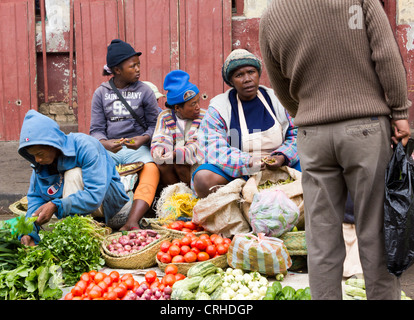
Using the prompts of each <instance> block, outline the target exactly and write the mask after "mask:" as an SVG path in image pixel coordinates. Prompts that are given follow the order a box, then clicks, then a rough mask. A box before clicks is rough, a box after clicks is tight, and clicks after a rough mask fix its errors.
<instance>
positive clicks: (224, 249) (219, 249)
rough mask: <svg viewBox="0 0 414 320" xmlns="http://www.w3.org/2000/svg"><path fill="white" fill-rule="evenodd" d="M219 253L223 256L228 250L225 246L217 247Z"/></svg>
mask: <svg viewBox="0 0 414 320" xmlns="http://www.w3.org/2000/svg"><path fill="white" fill-rule="evenodd" d="M217 253H218V254H220V255H222V254H226V253H227V249H226V247H225V246H224V245H223V244H219V245H217Z"/></svg>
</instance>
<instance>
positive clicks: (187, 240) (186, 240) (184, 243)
mask: <svg viewBox="0 0 414 320" xmlns="http://www.w3.org/2000/svg"><path fill="white" fill-rule="evenodd" d="M190 244H191V238H190V237H187V236H185V237H183V238H182V239H181V246H189V245H190Z"/></svg>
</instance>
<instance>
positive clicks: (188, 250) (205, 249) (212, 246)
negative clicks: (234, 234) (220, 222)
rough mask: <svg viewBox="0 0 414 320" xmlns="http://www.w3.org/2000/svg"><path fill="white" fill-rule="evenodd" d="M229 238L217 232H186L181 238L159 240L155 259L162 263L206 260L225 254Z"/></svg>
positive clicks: (229, 241)
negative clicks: (158, 249)
mask: <svg viewBox="0 0 414 320" xmlns="http://www.w3.org/2000/svg"><path fill="white" fill-rule="evenodd" d="M230 243H231V240H230V239H229V238H226V237H222V236H220V235H217V234H212V235H208V234H201V235H200V236H196V235H195V234H194V233H193V232H187V233H186V234H185V236H184V237H183V238H181V239H174V240H172V241H169V240H164V241H162V242H161V247H160V251H159V252H158V253H157V259H158V260H159V261H160V262H162V263H185V262H198V261H206V260H209V259H212V258H215V257H218V256H220V255H223V254H226V253H227V251H228V248H229V246H230Z"/></svg>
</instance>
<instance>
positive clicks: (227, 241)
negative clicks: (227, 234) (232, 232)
mask: <svg viewBox="0 0 414 320" xmlns="http://www.w3.org/2000/svg"><path fill="white" fill-rule="evenodd" d="M223 241H224V243H225V244H228V245H230V244H231V239H229V238H223Z"/></svg>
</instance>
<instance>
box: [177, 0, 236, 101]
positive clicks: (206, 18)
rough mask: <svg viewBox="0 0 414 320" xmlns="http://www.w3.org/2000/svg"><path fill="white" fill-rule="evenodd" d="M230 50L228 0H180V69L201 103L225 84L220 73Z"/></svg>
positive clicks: (229, 4) (208, 99) (222, 89)
mask: <svg viewBox="0 0 414 320" xmlns="http://www.w3.org/2000/svg"><path fill="white" fill-rule="evenodd" d="M230 52H231V1H229V0H198V1H192V0H180V69H182V70H185V71H186V72H188V73H189V74H190V81H191V82H193V83H195V84H196V85H197V86H198V88H199V89H200V98H201V101H200V103H201V106H202V107H203V108H207V107H208V103H209V101H210V99H211V98H213V97H214V96H215V95H217V94H219V93H222V92H223V91H224V90H226V89H227V88H226V87H224V82H223V79H222V76H221V68H222V66H223V63H224V60H225V59H226V58H227V56H228V54H229V53H230Z"/></svg>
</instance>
